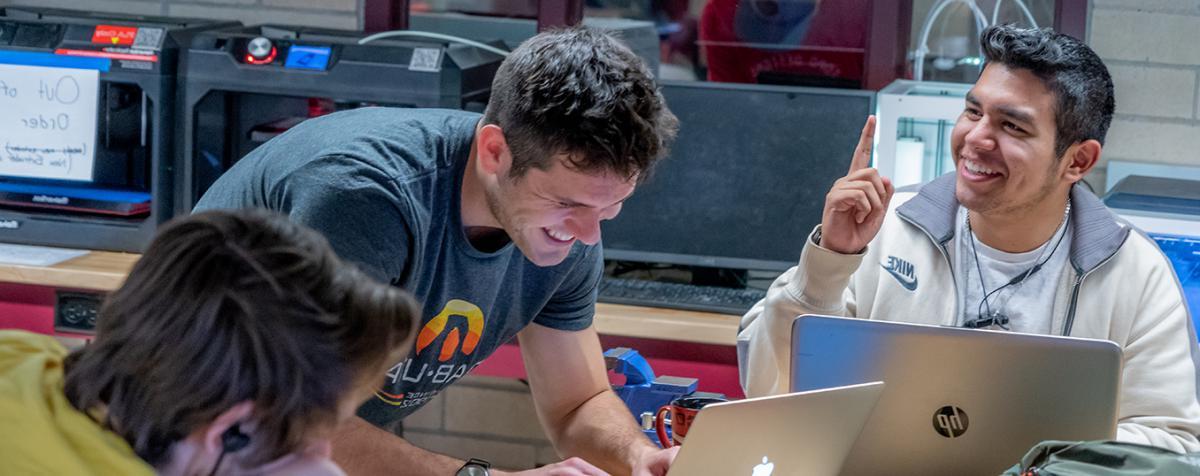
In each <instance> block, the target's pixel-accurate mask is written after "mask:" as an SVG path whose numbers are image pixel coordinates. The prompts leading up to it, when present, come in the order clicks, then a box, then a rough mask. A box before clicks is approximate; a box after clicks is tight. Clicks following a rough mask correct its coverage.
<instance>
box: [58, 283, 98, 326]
mask: <svg viewBox="0 0 1200 476" xmlns="http://www.w3.org/2000/svg"><path fill="white" fill-rule="evenodd" d="M103 300H104V295H103V294H96V293H84V292H75V291H58V292H56V293H55V299H54V329H55V330H57V331H63V332H76V333H85V334H94V333H95V332H96V315H97V314H98V313H99V312H100V303H101V302H102V301H103Z"/></svg>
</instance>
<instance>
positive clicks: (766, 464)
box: [750, 456, 775, 476]
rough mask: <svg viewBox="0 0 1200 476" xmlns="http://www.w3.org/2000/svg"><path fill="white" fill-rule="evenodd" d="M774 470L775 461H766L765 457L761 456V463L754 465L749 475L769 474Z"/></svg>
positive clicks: (769, 475) (762, 475) (763, 475)
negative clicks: (752, 471)
mask: <svg viewBox="0 0 1200 476" xmlns="http://www.w3.org/2000/svg"><path fill="white" fill-rule="evenodd" d="M774 471H775V463H772V462H770V461H767V457H766V456H763V462H762V464H759V465H755V466H754V473H753V474H751V475H750V476H771V473H772V472H774Z"/></svg>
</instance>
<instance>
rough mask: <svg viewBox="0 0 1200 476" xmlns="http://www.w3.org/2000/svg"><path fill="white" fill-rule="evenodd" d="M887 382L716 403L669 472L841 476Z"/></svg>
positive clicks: (703, 413)
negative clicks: (850, 452)
mask: <svg viewBox="0 0 1200 476" xmlns="http://www.w3.org/2000/svg"><path fill="white" fill-rule="evenodd" d="M883 386H884V384H883V383H882V382H872V383H865V384H860V385H851V386H845V387H839V388H827V389H821V390H812V391H808V392H801V393H789V394H786V395H777V396H773V397H762V398H748V399H745V400H738V401H733V402H727V403H715V404H711V405H708V406H706V407H704V408H703V409H701V410H700V413H698V414H697V415H696V420H695V421H693V422H692V426H691V427H690V428H688V433H687V441H686V442H684V444H683V446H682V447H681V448H680V449H679V454H677V455H675V462H674V463H672V464H671V470H670V471H669V472H668V474H669V475H670V476H692V475H708V474H719V475H744V476H791V475H814V476H822V475H831V476H832V475H836V474H838V470H839V469H841V467H842V462H843V461H845V459H846V454H847V453H848V452H849V451H850V447H851V446H852V445H853V444H854V440H855V439H857V438H858V434H859V432H860V431H862V428H863V424H864V423H866V421H867V417H868V416H869V415H870V414H871V409H872V408H874V407H875V403H876V402H877V401H878V400H879V395H880V394H882V393H883Z"/></svg>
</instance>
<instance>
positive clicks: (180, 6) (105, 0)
mask: <svg viewBox="0 0 1200 476" xmlns="http://www.w3.org/2000/svg"><path fill="white" fill-rule="evenodd" d="M5 5H27V6H41V7H54V8H69V9H73V10H90V11H98V12H114V13H127V14H138V15H167V16H173V17H185V18H217V19H231V20H241V21H242V23H245V24H247V25H254V24H263V23H272V24H277V25H303V26H319V27H325V28H340V29H351V30H353V29H357V28H359V25H361V20H360V18H359V17H360V14H359V11H360V10H362V2H361V0H0V6H5Z"/></svg>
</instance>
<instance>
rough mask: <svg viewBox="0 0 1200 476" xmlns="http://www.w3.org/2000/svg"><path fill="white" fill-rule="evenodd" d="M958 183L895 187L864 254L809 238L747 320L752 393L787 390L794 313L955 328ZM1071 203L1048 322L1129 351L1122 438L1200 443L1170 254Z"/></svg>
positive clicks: (1192, 366) (1092, 199)
mask: <svg viewBox="0 0 1200 476" xmlns="http://www.w3.org/2000/svg"><path fill="white" fill-rule="evenodd" d="M954 181H955V178H954V175H953V174H949V175H946V176H943V177H940V178H938V179H936V180H934V181H932V182H930V183H928V184H926V185H925V186H923V187H921V188H920V190H919V191H917V192H916V193H911V192H908V193H906V192H899V193H897V194H896V195H895V197H893V199H892V205H891V208H890V209H889V210H888V215H887V217H886V218H885V219H884V223H883V226H882V228H881V229H880V231H879V234H878V235H877V236H876V237H875V239H874V240H872V241H871V243H870V245H869V246H868V247H867V249H866V250H865V251H864V252H863V253H862V254H857V255H843V254H839V253H836V252H833V251H830V250H826V249H824V248H821V247H819V246H817V245H816V244H815V243H813V240H812V239H811V236H810V237H808V238H806V239H805V240H804V243H803V251H802V253H801V256H800V263H799V265H798V266H796V267H793V268H791V269H790V270H788V271H787V272H785V273H783V275H781V276H780V277H779V278H778V279H776V280H775V282H774V283H773V284H772V285H771V288H770V290H769V291H768V292H767V297H766V298H765V299H764V300H762V301H760V302H759V303H758V304H756V305H755V306H754V308H752V309H751V310H750V311H749V312H748V313H747V314H746V315H745V316H744V317H743V318H742V323H741V329H742V330H741V331H740V332H739V334H738V364H739V368H740V372H741V378H742V386H743V388H744V389H745V391H746V395H747V396H751V397H754V396H762V395H773V394H779V393H784V392H787V391H788V386H789V375H790V369H789V367H790V359H791V348H790V347H791V329H792V321H793V320H794V319H795V318H796V317H797V316H799V315H801V314H826V315H836V316H849V317H858V318H864V319H877V320H888V321H905V322H915V323H920V324H933V325H948V326H952V325H955V324H956V321H957V318H958V316H959V314H960V312H959V310H958V309H956V307H957V304H956V303H957V299H956V296H957V293H958V290H957V289H956V286H955V280H954V277H953V276H954V275H953V272H954V271H953V270H952V269H951V265H950V260H949V259H948V257H947V256H948V254H947V250H946V246H947V243H948V242H949V241H950V240H951V239H952V238H953V236H954V231H955V227H954V224H955V216H956V213H957V210H958V207H959V204H958V201H957V199H956V198H955V196H954ZM1071 200H1072V204H1073V205H1072V209H1071V214H1072V217H1071V221H1072V222H1073V223H1075V224H1076V225H1075V226H1074V227H1073V231H1072V233H1073V234H1072V237H1071V238H1072V240H1071V250H1070V253H1071V255H1070V260H1068V263H1067V264H1066V267H1067V269H1066V270H1064V271H1065V272H1063V273H1062V278H1061V281H1060V282H1059V285H1058V293H1057V297H1056V298H1055V301H1054V306H1053V309H1052V310H1051V311H1050V312H1052V313H1053V316H1052V323H1053V324H1052V328H1053V329H1056V333H1057V334H1060V335H1068V336H1074V337H1088V338H1094V339H1106V340H1110V341H1112V342H1115V343H1116V344H1117V345H1119V346H1121V348H1122V350H1123V351H1124V368H1123V371H1122V383H1121V391H1120V403H1119V412H1118V414H1119V422H1118V426H1117V439H1118V440H1121V441H1128V442H1135V443H1143V444H1151V445H1155V446H1160V447H1163V448H1168V449H1172V450H1175V451H1181V452H1183V451H1186V452H1194V451H1200V440H1197V434H1200V393H1198V385H1197V381H1198V380H1200V365H1198V364H1197V362H1200V347H1198V346H1197V342H1196V334H1195V329H1193V327H1192V324H1191V321H1190V319H1189V317H1188V310H1187V305H1186V301H1185V300H1184V296H1183V292H1182V290H1181V288H1180V286H1179V283H1178V281H1177V280H1176V278H1175V275H1174V273H1173V272H1172V270H1171V266H1170V263H1169V261H1167V259H1166V257H1165V256H1163V254H1162V252H1161V251H1160V250H1159V249H1158V247H1157V245H1155V244H1154V242H1153V240H1151V239H1150V238H1148V237H1146V236H1145V235H1144V234H1142V233H1141V232H1140V231H1137V230H1136V229H1135V228H1133V227H1132V226H1131V225H1129V224H1127V223H1124V222H1123V221H1121V220H1120V219H1119V218H1117V217H1116V216H1115V215H1114V214H1113V213H1112V212H1110V211H1109V210H1108V209H1107V208H1106V207H1105V206H1104V204H1103V203H1102V202H1101V201H1100V200H1099V199H1098V198H1096V196H1095V195H1093V194H1092V193H1091V192H1089V191H1087V190H1086V189H1084V188H1083V187H1082V186H1079V185H1076V186H1075V188H1074V189H1073V190H1072V191H1071ZM1131 231H1133V233H1131ZM897 260H898V262H901V263H902V264H903V262H907V263H908V264H909V265H910V268H907V269H902V271H905V272H904V273H901V274H902V277H904V278H905V279H898V278H897V277H896V276H894V275H893V274H892V273H889V272H887V271H886V270H885V269H884V267H885V266H887V265H888V264H889V262H892V264H893V265H895V264H896V263H897ZM910 288H911V289H910Z"/></svg>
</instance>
